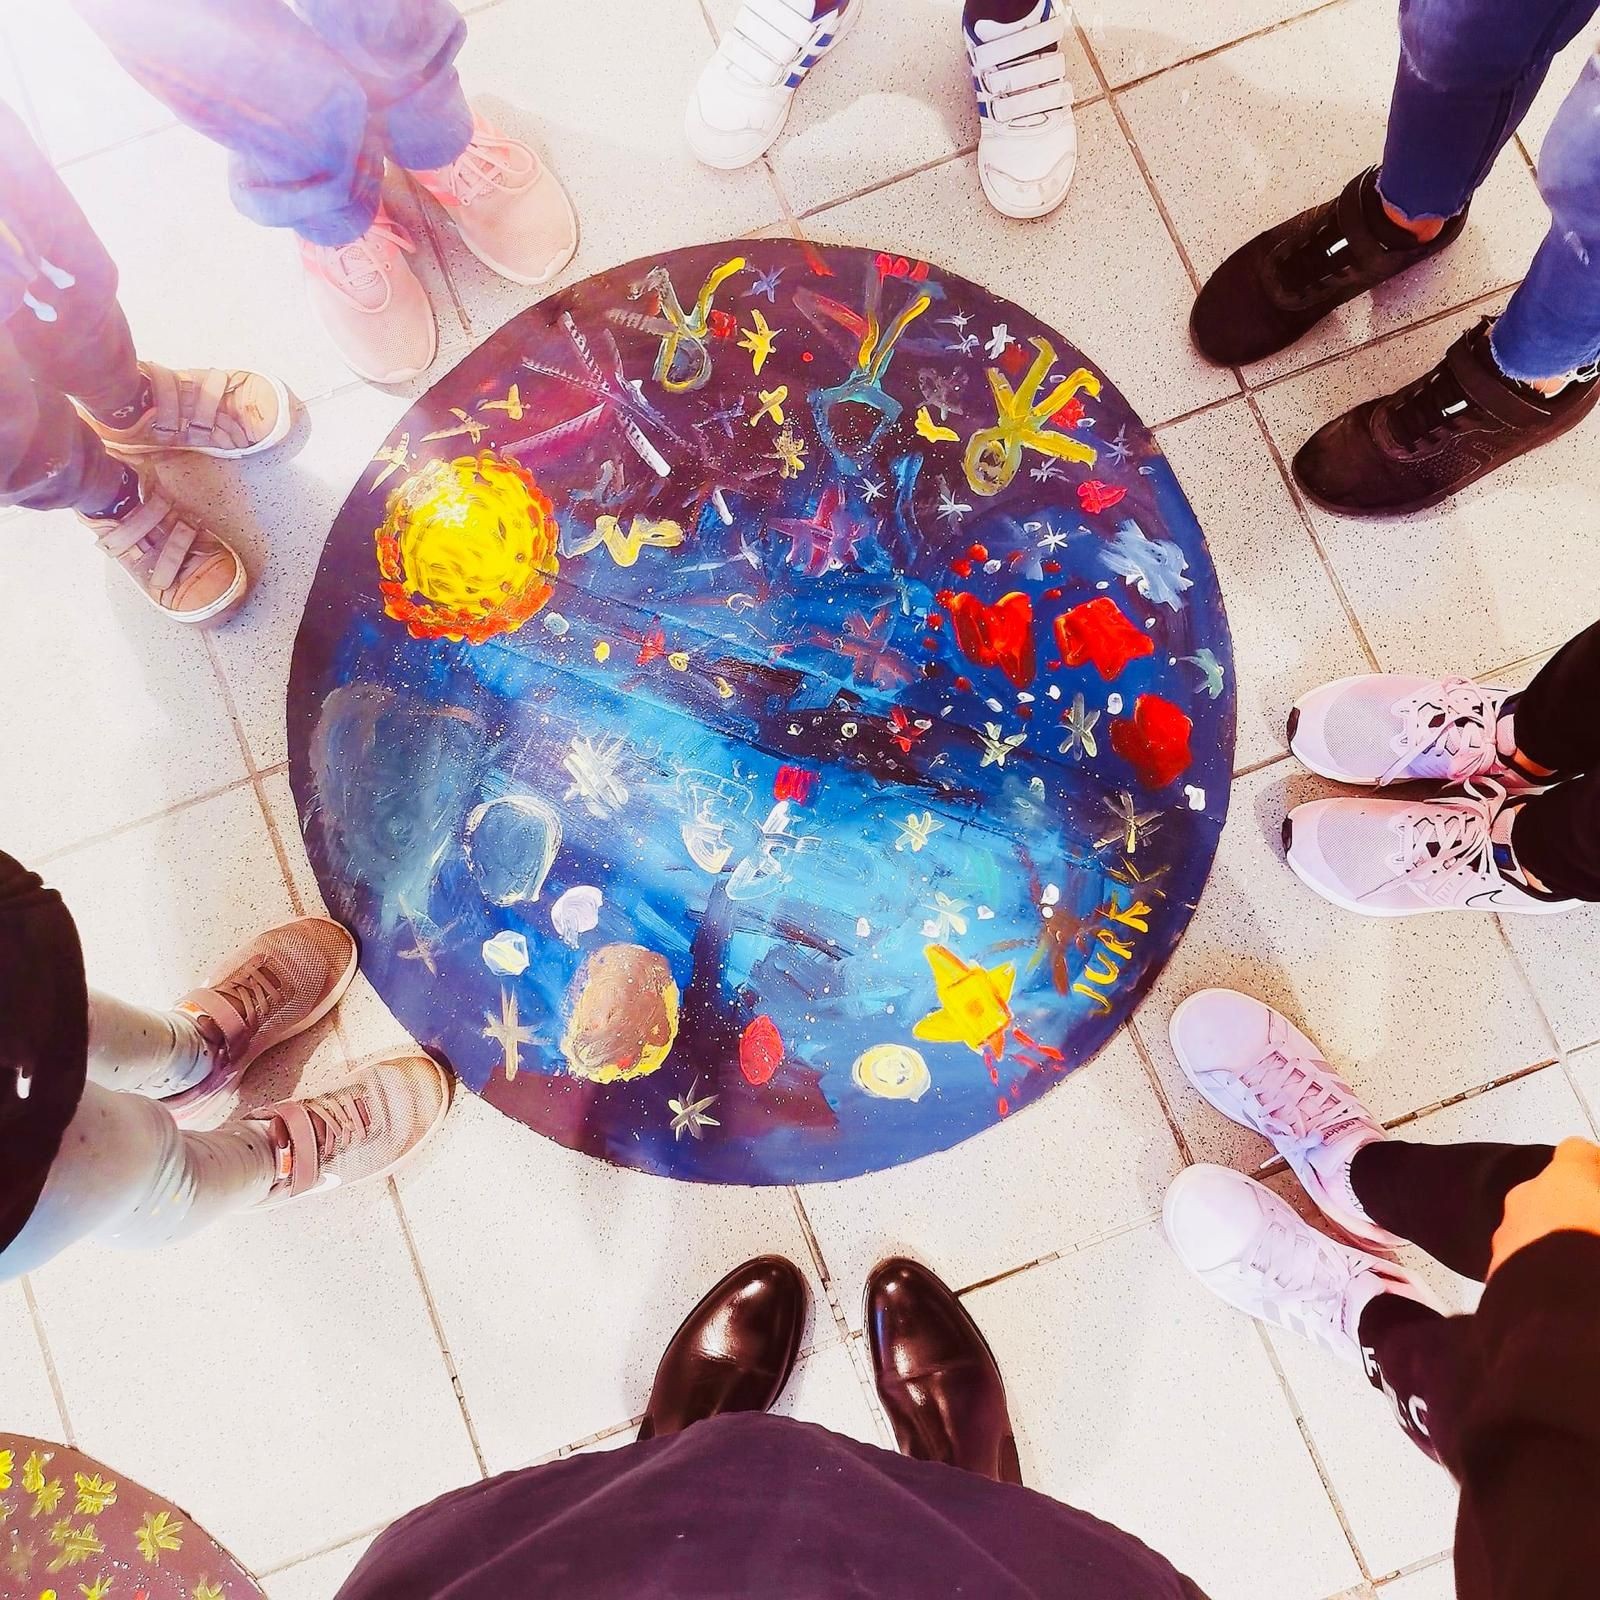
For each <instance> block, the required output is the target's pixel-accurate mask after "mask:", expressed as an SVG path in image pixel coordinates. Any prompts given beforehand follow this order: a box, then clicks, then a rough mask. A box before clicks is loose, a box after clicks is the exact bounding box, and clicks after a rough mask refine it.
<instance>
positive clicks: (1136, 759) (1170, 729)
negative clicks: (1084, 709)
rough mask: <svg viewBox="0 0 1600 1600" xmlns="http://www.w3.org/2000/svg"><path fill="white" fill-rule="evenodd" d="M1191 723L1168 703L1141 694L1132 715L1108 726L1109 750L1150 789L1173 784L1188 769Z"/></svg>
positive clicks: (1155, 696) (1157, 696) (1153, 696)
mask: <svg viewBox="0 0 1600 1600" xmlns="http://www.w3.org/2000/svg"><path fill="white" fill-rule="evenodd" d="M1193 726H1194V724H1193V723H1191V722H1190V721H1189V719H1188V718H1187V717H1186V716H1185V715H1184V714H1183V712H1181V711H1180V710H1179V709H1178V708H1177V707H1176V706H1175V705H1173V703H1172V702H1171V701H1170V700H1164V699H1162V697H1161V696H1160V695H1158V694H1142V695H1140V696H1139V698H1138V699H1137V700H1135V701H1134V703H1133V715H1132V716H1131V717H1124V718H1123V719H1122V720H1121V721H1120V722H1113V723H1112V724H1111V748H1112V749H1113V750H1115V751H1116V752H1117V754H1118V755H1119V756H1121V757H1122V759H1123V760H1124V761H1126V762H1127V763H1128V765H1129V766H1131V767H1132V768H1133V769H1134V771H1135V772H1137V773H1138V774H1139V777H1140V780H1141V781H1142V782H1143V783H1144V784H1145V785H1146V786H1147V787H1149V788H1151V789H1164V788H1165V787H1166V786H1167V785H1168V784H1169V783H1176V782H1177V780H1178V779H1179V778H1181V777H1182V776H1183V774H1184V773H1185V772H1187V771H1188V769H1189V762H1190V760H1191V759H1192V757H1191V756H1190V754H1189V730H1190V729H1191V728H1192V727H1193Z"/></svg>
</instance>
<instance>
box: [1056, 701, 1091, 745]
mask: <svg viewBox="0 0 1600 1600" xmlns="http://www.w3.org/2000/svg"><path fill="white" fill-rule="evenodd" d="M1061 720H1062V722H1064V723H1065V724H1066V728H1067V732H1066V737H1065V738H1064V739H1062V741H1061V747H1060V748H1061V753H1062V755H1064V756H1065V755H1073V756H1095V755H1098V754H1099V753H1100V747H1099V745H1097V744H1096V743H1095V737H1094V725H1095V723H1097V722H1098V721H1099V720H1100V713H1099V712H1098V711H1090V710H1089V709H1088V708H1087V707H1086V706H1085V705H1084V703H1083V696H1082V695H1081V694H1075V695H1074V696H1073V697H1072V705H1071V706H1070V707H1069V708H1068V709H1067V710H1066V711H1063V712H1062V713H1061Z"/></svg>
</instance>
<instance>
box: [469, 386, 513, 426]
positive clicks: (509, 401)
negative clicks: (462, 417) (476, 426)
mask: <svg viewBox="0 0 1600 1600" xmlns="http://www.w3.org/2000/svg"><path fill="white" fill-rule="evenodd" d="M478 409H479V410H480V411H503V412H505V414H506V415H507V416H508V417H510V418H511V420H512V421H513V422H521V421H522V393H521V391H520V390H519V389H518V388H517V386H516V384H512V385H511V387H510V389H509V390H507V392H506V397H505V399H504V400H485V401H484V402H483V403H482V404H481V405H480V406H479V407H478Z"/></svg>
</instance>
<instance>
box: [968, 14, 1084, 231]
mask: <svg viewBox="0 0 1600 1600" xmlns="http://www.w3.org/2000/svg"><path fill="white" fill-rule="evenodd" d="M1070 17H1071V11H1070V8H1069V7H1068V5H1067V4H1066V3H1065V0H1039V3H1038V4H1037V5H1036V6H1035V7H1034V8H1033V10H1032V11H1031V12H1029V14H1028V15H1027V16H1026V17H1024V18H1023V19H1022V20H1021V21H1020V22H990V21H988V20H986V19H983V18H980V19H979V20H978V21H977V22H976V23H974V25H973V28H972V30H971V31H970V32H969V33H967V35H966V40H967V56H968V58H969V59H970V61H971V63H972V84H973V88H974V89H975V90H976V91H977V96H978V130H979V131H978V177H979V180H980V181H981V182H982V184H983V192H984V193H985V194H986V195H987V196H988V197H989V203H990V204H991V205H992V206H993V207H994V208H995V210H996V211H998V212H1000V214H1001V215H1002V216H1007V217H1042V216H1045V215H1047V214H1048V213H1050V212H1052V211H1054V210H1055V208H1056V207H1057V206H1058V205H1060V204H1061V202H1062V201H1063V200H1065V199H1066V197H1067V190H1068V189H1069V188H1070V187H1071V184H1072V173H1073V169H1074V168H1075V167H1076V166H1077V162H1078V127H1077V123H1076V122H1075V121H1074V120H1073V116H1072V85H1071V84H1070V83H1068V82H1067V62H1066V55H1065V53H1064V51H1063V50H1062V47H1061V41H1062V40H1063V39H1064V38H1065V37H1066V31H1067V28H1068V26H1069V22H1070Z"/></svg>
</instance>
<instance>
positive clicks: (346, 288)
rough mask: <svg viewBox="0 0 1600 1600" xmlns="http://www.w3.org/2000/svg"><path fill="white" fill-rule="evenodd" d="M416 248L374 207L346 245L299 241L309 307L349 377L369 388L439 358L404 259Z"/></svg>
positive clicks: (425, 307) (420, 293)
mask: <svg viewBox="0 0 1600 1600" xmlns="http://www.w3.org/2000/svg"><path fill="white" fill-rule="evenodd" d="M415 250H416V246H415V245H414V244H413V243H412V242H411V236H410V234H408V233H407V232H406V231H405V229H404V228H402V227H401V226H400V225H399V223H397V222H396V221H395V220H394V219H393V218H392V217H390V216H389V214H388V213H387V212H386V211H385V210H384V209H383V208H382V207H381V206H380V207H379V209H378V214H377V216H376V217H375V218H374V219H373V223H372V226H371V227H370V228H368V229H367V231H366V232H365V233H364V234H362V236H361V237H360V238H359V239H357V240H356V241H355V242H354V243H353V244H345V245H316V244H310V243H308V242H306V241H305V240H302V241H301V243H300V264H301V265H302V266H303V267H304V268H305V274H306V292H307V294H308V295H309V296H310V298H311V306H312V309H313V310H314V311H315V312H316V314H317V318H318V320H319V321H320V322H321V323H322V326H323V327H324V328H325V329H327V332H328V337H329V338H330V339H332V340H333V342H334V344H335V345H336V346H337V347H338V351H339V354H340V355H341V356H343V357H344V359H345V361H346V363H347V364H348V365H349V367H350V369H351V371H352V372H355V373H357V374H358V375H359V376H361V377H363V378H365V379H366V380H367V381H368V382H369V383H404V382H405V381H406V380H407V379H408V378H415V377H416V376H417V375H418V374H419V373H422V372H426V371H427V370H428V368H429V367H430V366H432V365H433V358H434V356H435V355H436V354H437V353H438V349H439V329H438V327H437V325H436V324H435V322H434V320H433V307H432V306H431V305H430V304H429V303H428V293H427V290H425V289H424V288H423V287H422V284H421V283H420V282H419V281H418V279H417V275H416V273H414V272H413V271H412V270H411V265H410V263H409V262H408V261H407V260H406V256H407V255H409V254H412V253H414V252H415Z"/></svg>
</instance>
